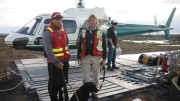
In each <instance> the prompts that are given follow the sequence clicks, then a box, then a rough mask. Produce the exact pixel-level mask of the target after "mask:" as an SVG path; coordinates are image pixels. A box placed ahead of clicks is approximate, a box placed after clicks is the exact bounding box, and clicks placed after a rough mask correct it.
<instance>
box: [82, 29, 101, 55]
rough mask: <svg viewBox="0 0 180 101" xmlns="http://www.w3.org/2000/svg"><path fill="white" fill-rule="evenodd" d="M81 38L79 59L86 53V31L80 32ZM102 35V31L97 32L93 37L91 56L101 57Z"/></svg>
mask: <svg viewBox="0 0 180 101" xmlns="http://www.w3.org/2000/svg"><path fill="white" fill-rule="evenodd" d="M81 34H82V38H83V42H82V44H81V49H82V51H81V53H80V57H81V58H83V57H84V56H85V53H86V30H82V33H81ZM102 35H103V31H101V30H98V31H96V33H95V35H94V45H93V55H95V56H102V55H103V47H102Z"/></svg>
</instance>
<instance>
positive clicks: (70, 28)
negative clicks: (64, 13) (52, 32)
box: [62, 20, 77, 34]
mask: <svg viewBox="0 0 180 101" xmlns="http://www.w3.org/2000/svg"><path fill="white" fill-rule="evenodd" d="M62 22H63V26H64V29H66V31H67V33H68V34H72V33H75V32H76V28H77V24H76V21H75V20H63V21H62Z"/></svg>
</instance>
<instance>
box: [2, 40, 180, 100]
mask: <svg viewBox="0 0 180 101" xmlns="http://www.w3.org/2000/svg"><path fill="white" fill-rule="evenodd" d="M153 38H155V39H159V40H161V39H163V37H162V36H158V37H157V36H155V37H154V36H136V37H134V36H133V37H132V36H128V37H122V38H120V39H119V46H120V47H121V49H122V54H136V53H144V52H155V51H173V50H179V49H180V46H167V47H165V46H158V45H159V44H155V43H151V44H147V43H132V42H124V41H122V40H129V39H131V40H142V39H144V40H151V39H153ZM179 41H180V38H179V36H174V37H173V38H172V39H171V41H170V44H173V45H180V42H179ZM41 56H43V53H42V52H37V51H28V50H17V49H13V48H11V47H8V46H6V45H5V44H4V38H1V37H0V73H4V71H5V69H7V67H10V68H11V69H13V70H14V71H16V72H18V71H17V68H16V67H15V65H14V62H13V61H14V60H15V59H27V58H35V57H41ZM20 80H21V78H20V77H19V76H15V75H13V76H12V79H11V80H6V79H3V80H0V90H2V89H6V88H10V87H14V86H15V85H17V84H18V83H19V82H20ZM177 97H178V98H176V97H174V99H172V98H170V96H169V95H168V94H167V93H165V92H164V91H162V90H159V89H157V88H151V89H149V90H146V91H144V92H143V93H142V92H141V93H136V94H133V95H129V96H126V97H122V98H121V99H120V100H121V101H132V100H133V99H136V98H140V99H141V100H142V101H169V100H172V101H179V100H178V99H180V97H179V96H177ZM0 101H39V99H38V97H37V94H36V93H26V92H25V89H24V87H23V85H20V86H19V87H17V88H16V89H14V90H11V91H6V92H0Z"/></svg>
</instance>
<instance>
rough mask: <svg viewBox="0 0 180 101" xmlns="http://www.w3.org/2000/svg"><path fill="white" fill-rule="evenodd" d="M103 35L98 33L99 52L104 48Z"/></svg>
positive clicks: (100, 32)
mask: <svg viewBox="0 0 180 101" xmlns="http://www.w3.org/2000/svg"><path fill="white" fill-rule="evenodd" d="M102 34H103V33H102V31H97V35H96V37H97V39H99V40H98V46H96V48H97V50H99V51H103V47H102Z"/></svg>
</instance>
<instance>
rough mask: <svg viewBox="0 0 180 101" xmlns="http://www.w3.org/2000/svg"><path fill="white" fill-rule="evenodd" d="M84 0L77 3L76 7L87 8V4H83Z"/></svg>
mask: <svg viewBox="0 0 180 101" xmlns="http://www.w3.org/2000/svg"><path fill="white" fill-rule="evenodd" d="M83 1H84V0H79V2H78V3H77V5H76V7H77V8H85V3H84V2H83Z"/></svg>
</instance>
